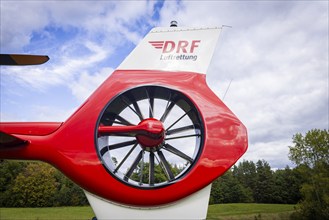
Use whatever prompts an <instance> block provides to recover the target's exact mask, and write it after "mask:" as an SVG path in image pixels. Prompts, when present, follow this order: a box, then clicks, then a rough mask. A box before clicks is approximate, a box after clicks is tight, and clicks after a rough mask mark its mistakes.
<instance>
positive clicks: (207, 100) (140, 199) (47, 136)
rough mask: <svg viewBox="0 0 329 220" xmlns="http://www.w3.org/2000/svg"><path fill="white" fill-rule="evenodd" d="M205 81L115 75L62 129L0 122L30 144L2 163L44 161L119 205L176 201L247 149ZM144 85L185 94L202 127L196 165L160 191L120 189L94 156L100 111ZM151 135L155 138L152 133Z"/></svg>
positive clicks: (4, 153)
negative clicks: (199, 116) (114, 99)
mask: <svg viewBox="0 0 329 220" xmlns="http://www.w3.org/2000/svg"><path fill="white" fill-rule="evenodd" d="M205 77H206V75H204V74H197V73H190V72H162V71H137V70H136V71H125V70H117V71H115V72H114V73H113V74H112V75H111V76H110V77H109V78H108V79H107V80H106V81H105V82H104V83H103V84H102V85H101V86H100V87H99V88H98V89H97V90H96V91H95V92H94V94H92V95H91V96H90V98H89V99H88V100H87V101H86V102H85V103H84V104H83V105H82V106H81V107H80V108H79V109H78V111H76V112H75V113H74V114H73V115H72V116H71V117H70V118H69V119H68V120H67V121H65V122H64V123H63V124H61V123H54V124H52V125H49V124H48V125H49V126H47V125H46V124H44V123H30V124H26V125H29V126H25V128H20V127H21V125H23V124H22V123H17V124H16V125H17V126H15V123H10V124H9V123H2V124H1V131H3V132H6V133H10V134H14V136H16V137H18V138H20V139H23V140H28V141H29V145H28V146H27V147H21V148H0V158H1V159H33V160H42V161H46V162H48V163H50V164H52V165H54V166H55V167H57V168H58V169H59V170H61V171H62V172H63V173H64V174H65V175H67V176H68V177H69V178H71V179H72V180H73V181H75V182H76V183H77V184H78V185H80V186H81V187H82V188H84V189H85V190H87V191H89V192H91V193H93V194H96V195H98V196H100V197H103V198H105V199H108V200H111V201H114V202H117V203H122V204H126V205H134V206H157V205H162V204H166V203H170V202H174V201H176V200H179V199H181V198H184V197H186V196H188V195H190V194H192V193H194V192H196V191H198V190H200V189H202V188H203V187H205V186H207V185H208V184H210V183H211V182H212V181H213V180H215V179H216V178H217V177H218V176H220V175H222V174H223V173H224V172H225V171H226V170H228V169H229V168H230V167H231V166H232V165H233V164H234V163H235V162H236V161H237V160H238V159H239V158H240V157H241V156H242V154H243V153H244V152H245V151H246V149H247V145H248V140H247V131H246V128H245V126H244V125H243V124H242V123H241V122H240V121H239V119H237V117H236V116H235V115H234V114H233V113H232V112H231V111H230V110H229V109H228V108H227V107H226V106H225V104H224V103H223V102H222V101H221V100H220V99H219V98H218V97H217V96H216V95H215V94H214V93H213V92H212V91H211V90H210V89H209V87H208V86H207V84H206V80H205ZM142 85H158V86H164V87H168V88H172V89H175V90H178V91H180V92H182V93H184V94H185V95H186V96H187V97H189V98H190V100H192V102H193V103H194V104H195V105H196V107H197V108H198V110H199V112H201V116H202V120H203V122H204V128H205V137H204V147H203V150H202V153H201V156H200V158H199V160H198V161H197V162H196V164H195V165H194V166H193V167H192V169H191V171H190V172H189V173H188V174H187V175H186V176H184V177H183V178H181V179H179V180H178V181H176V182H173V183H172V184H170V185H167V186H165V187H162V188H155V189H140V188H136V187H132V186H129V185H126V184H123V183H122V182H120V181H118V180H117V179H115V178H114V177H112V176H111V175H110V174H109V173H108V172H107V171H106V169H105V168H104V166H103V165H102V163H101V161H100V159H99V158H98V155H97V152H96V146H95V133H96V130H97V129H98V130H99V129H100V130H102V128H101V127H100V128H97V127H96V124H97V120H98V117H99V115H100V114H101V111H102V110H103V108H104V107H105V106H106V104H107V103H108V102H109V100H111V99H112V98H114V97H115V96H117V95H118V94H119V93H121V92H123V91H125V90H128V89H131V88H134V87H136V86H142ZM146 124H148V123H146ZM23 127H24V126H23ZM155 127H156V126H155ZM34 128H35V129H36V130H34ZM134 129H136V127H135V128H134ZM137 130H138V129H137ZM142 130H143V129H142ZM144 130H145V129H144ZM27 131H28V132H27ZM149 131H150V132H151V133H152V132H153V133H156V134H159V132H158V130H157V129H156V128H151V129H150V130H149ZM29 132H30V133H29ZM104 132H106V131H104ZM137 133H138V132H137ZM160 133H161V132H160Z"/></svg>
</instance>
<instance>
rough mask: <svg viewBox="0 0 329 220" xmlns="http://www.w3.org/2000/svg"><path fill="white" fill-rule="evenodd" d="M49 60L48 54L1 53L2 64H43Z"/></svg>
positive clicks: (0, 62) (0, 63)
mask: <svg viewBox="0 0 329 220" xmlns="http://www.w3.org/2000/svg"><path fill="white" fill-rule="evenodd" d="M48 60H49V57H48V56H42V55H27V54H0V65H11V66H24V65H38V64H43V63H45V62H47V61H48Z"/></svg>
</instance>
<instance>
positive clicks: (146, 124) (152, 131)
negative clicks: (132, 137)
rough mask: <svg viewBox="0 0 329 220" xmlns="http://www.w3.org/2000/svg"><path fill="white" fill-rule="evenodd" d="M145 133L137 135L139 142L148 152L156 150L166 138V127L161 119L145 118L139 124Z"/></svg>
mask: <svg viewBox="0 0 329 220" xmlns="http://www.w3.org/2000/svg"><path fill="white" fill-rule="evenodd" d="M138 125H139V126H140V127H143V129H144V131H145V134H140V135H137V136H136V139H137V141H138V143H139V144H140V145H141V146H142V148H143V149H145V150H146V151H148V152H151V151H152V152H154V151H156V150H157V149H159V148H160V147H161V145H162V144H163V142H164V139H165V129H164V127H163V124H162V122H161V121H159V120H157V119H155V118H148V119H144V120H143V121H141V122H140V123H139V124H138Z"/></svg>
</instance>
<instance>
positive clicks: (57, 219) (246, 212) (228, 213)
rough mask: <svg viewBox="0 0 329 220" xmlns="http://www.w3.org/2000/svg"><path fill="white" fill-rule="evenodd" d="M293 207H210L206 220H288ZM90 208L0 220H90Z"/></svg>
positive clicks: (0, 218) (26, 211)
mask: <svg viewBox="0 0 329 220" xmlns="http://www.w3.org/2000/svg"><path fill="white" fill-rule="evenodd" d="M293 211H294V205H281V204H254V203H241V204H238V203H236V204H220V205H210V206H209V209H208V215H207V219H208V220H222V219H225V220H279V219H282V220H288V219H289V216H290V214H291V213H292V212H293ZM94 216H95V215H94V213H93V211H92V209H91V207H89V206H86V207H56V208H0V220H91V218H92V217H94Z"/></svg>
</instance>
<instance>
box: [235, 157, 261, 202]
mask: <svg viewBox="0 0 329 220" xmlns="http://www.w3.org/2000/svg"><path fill="white" fill-rule="evenodd" d="M233 175H234V177H235V178H237V180H238V181H239V183H241V184H242V185H243V186H244V187H245V188H246V190H248V191H249V192H250V193H251V194H252V196H253V197H254V194H255V193H254V192H255V189H256V181H257V172H256V165H255V163H254V162H253V161H248V160H243V161H242V162H239V164H238V166H234V167H233ZM253 200H254V199H253Z"/></svg>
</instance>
